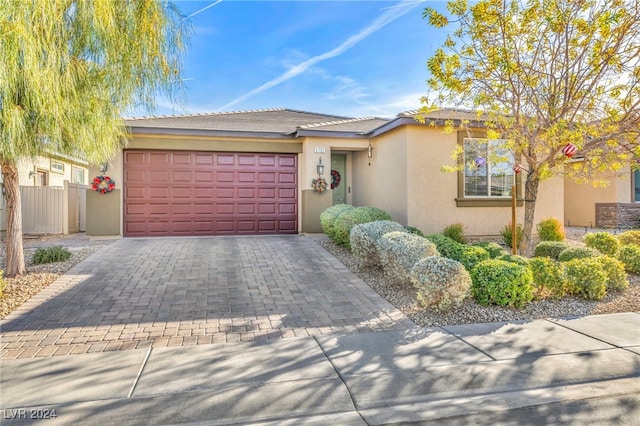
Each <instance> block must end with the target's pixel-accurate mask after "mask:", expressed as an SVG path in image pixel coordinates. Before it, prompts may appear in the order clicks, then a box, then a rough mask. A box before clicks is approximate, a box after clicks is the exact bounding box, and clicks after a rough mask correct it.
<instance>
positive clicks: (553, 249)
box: [533, 241, 569, 260]
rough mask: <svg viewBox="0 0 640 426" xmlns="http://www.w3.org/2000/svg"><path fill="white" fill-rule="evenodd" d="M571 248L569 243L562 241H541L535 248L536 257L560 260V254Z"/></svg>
mask: <svg viewBox="0 0 640 426" xmlns="http://www.w3.org/2000/svg"><path fill="white" fill-rule="evenodd" d="M568 248H569V244H567V243H565V242H562V241H541V242H539V243H538V245H537V246H536V248H535V249H534V250H533V255H534V257H550V258H551V259H555V260H558V256H560V253H562V252H563V251H564V250H566V249H568Z"/></svg>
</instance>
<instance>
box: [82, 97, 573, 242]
mask: <svg viewBox="0 0 640 426" xmlns="http://www.w3.org/2000/svg"><path fill="white" fill-rule="evenodd" d="M454 112H455V111H454ZM246 113H247V114H249V115H250V116H252V117H257V118H258V121H259V119H260V117H261V114H263V115H265V116H266V115H269V118H268V120H267V119H265V120H264V121H263V122H261V123H262V124H260V123H259V122H257V121H251V120H249V119H248V118H249V117H243V116H242V114H243V113H242V112H239V113H229V117H226V116H225V113H220V114H213V115H206V114H204V115H201V116H189V117H188V119H185V120H186V121H184V122H183V121H180V117H172V118H171V120H173V121H171V122H170V123H168V122H164V121H162V120H163V119H162V118H151V119H150V120H152V121H151V122H150V123H151V124H153V126H156V127H153V126H152V125H151V124H149V125H148V126H147V125H146V124H145V123H146V122H144V121H141V123H142V124H141V125H140V127H139V128H137V129H136V131H135V132H133V133H132V135H131V137H130V138H129V141H128V144H127V147H126V149H145V150H153V149H159V150H189V151H230V152H231V151H233V152H254V153H255V152H264V153H297V155H298V166H297V167H298V176H297V182H298V183H297V185H298V232H318V231H320V227H319V219H318V216H319V213H320V212H322V211H323V210H324V209H325V208H327V207H328V206H330V205H331V204H332V195H331V190H328V191H327V192H326V193H324V194H318V193H315V192H313V191H312V188H311V182H312V180H313V179H314V178H315V177H317V175H318V173H317V165H318V162H319V160H320V158H322V163H323V165H324V166H325V169H324V174H323V177H324V178H325V179H327V181H328V182H330V180H331V155H332V154H335V153H341V154H346V166H345V173H346V176H344V179H343V182H344V184H345V186H346V189H347V191H346V199H347V202H348V203H349V204H353V205H355V206H374V207H378V208H380V209H383V210H385V211H387V212H388V213H389V214H390V215H391V216H392V218H393V220H395V221H397V222H399V223H401V224H403V225H411V226H415V227H418V228H419V229H421V230H422V231H423V232H425V233H434V232H440V231H442V229H443V228H445V227H446V226H448V225H450V224H452V223H463V224H464V225H465V227H466V232H467V234H468V235H472V236H483V235H497V234H499V232H500V230H501V229H502V228H503V227H504V226H505V225H506V224H508V223H509V222H510V221H511V207H510V199H509V198H507V199H505V198H501V199H499V200H497V201H498V202H497V203H493V204H499V205H500V206H499V207H495V206H491V207H486V206H482V207H480V206H468V203H467V206H465V207H462V206H460V204H461V203H460V202H459V201H460V200H458V201H457V198H459V194H458V186H459V179H460V178H459V176H458V174H457V173H455V172H443V171H441V169H442V166H443V165H452V164H454V161H455V160H454V159H452V153H453V152H454V149H455V147H456V144H457V143H458V135H457V132H450V133H447V132H445V131H444V127H443V125H442V124H439V125H438V124H437V123H436V125H432V126H430V125H420V124H418V123H417V122H415V121H414V120H413V118H412V117H413V116H412V115H408V114H400V115H399V116H398V118H396V119H394V120H384V119H378V118H374V117H369V118H363V119H346V120H340V119H337V120H331V121H327V122H319V123H314V124H309V125H298V126H297V127H293V128H292V130H291V131H283V126H284V125H285V124H287V120H288V119H289V118H291V117H294V118H296V119H297V118H298V116H300V115H304V114H305V113H303V112H299V111H290V110H264V111H249V112H246ZM225 117H226V118H225ZM239 117H240V118H241V119H242V120H240V119H239ZM317 117H318V116H317V115H314V118H315V119H316V120H319V119H320V118H322V116H321V117H320V118H317ZM330 118H334V117H331V116H330ZM236 119H237V122H236V121H233V120H236ZM198 120H202V121H198ZM208 120H209V121H208ZM216 120H217V121H216ZM225 120H228V121H229V122H228V123H227V121H225ZM138 123H139V121H138V119H135V120H132V121H131V124H132V125H137V124H138ZM244 123H247V125H249V126H251V127H252V128H253V129H254V130H252V131H242V130H241V129H242V126H243V125H244ZM282 123H284V124H282ZM367 123H369V124H367ZM183 125H184V126H193V129H192V130H190V129H186V128H184V127H180V126H183ZM214 125H215V126H221V129H222V130H216V129H217V128H213V126H214ZM367 125H368V126H369V127H367ZM145 126H146V127H145ZM172 126H176V127H172ZM197 126H201V127H197ZM225 126H227V127H226V128H234V130H232V131H231V130H224V129H225ZM234 126H237V128H236V127H234ZM260 126H264V128H265V129H266V130H264V131H263V130H261V129H262V128H261V127H260ZM275 128H278V132H275V131H273V130H274V129H275ZM256 129H257V130H256ZM267 130H269V132H267ZM251 132H253V133H251ZM369 147H371V149H369ZM370 154H371V158H370V157H369V155H370ZM97 174H99V172H98V170H97V168H96V167H92V168H91V169H90V170H89V179H91V178H92V177H93V176H95V175H97ZM106 174H107V175H109V176H110V177H111V178H113V179H115V181H116V188H118V189H122V188H123V186H122V185H123V182H124V176H123V153H122V152H121V153H120V154H118V155H117V156H116V157H115V158H113V159H112V160H111V161H110V162H109V169H108V171H107V173H106ZM564 187H565V183H564V180H563V178H562V177H555V178H552V179H550V180H548V181H545V182H543V183H541V185H540V189H539V195H538V200H537V204H536V222H537V221H539V220H540V219H542V218H547V217H555V218H558V219H559V220H561V221H564V220H565V214H564V210H565V205H564V203H563V202H561V201H560V202H559V200H562V199H563V196H564ZM519 193H521V191H519ZM109 196H110V197H111V198H110V201H114V197H113V196H115V197H117V198H115V200H117V201H118V202H119V210H120V215H119V221H120V225H119V227H116V228H117V229H115V230H114V227H113V226H112V225H109V227H108V228H109V229H108V230H104V229H97V230H96V231H95V232H100V234H101V235H104V234H105V233H107V232H112V233H117V234H119V235H122V209H123V191H118V192H117V193H114V194H109ZM492 200H494V201H496V200H495V199H493V198H492ZM501 200H502V201H501ZM482 201H483V202H484V199H483V200H482ZM110 204H111V203H110ZM485 204H487V203H485ZM93 205H97V204H96V203H93ZM519 205H520V207H518V208H517V217H518V222H520V223H521V222H522V221H523V217H524V207H522V205H523V202H522V200H520V202H519ZM89 207H90V208H91V206H89ZM88 215H89V216H90V215H91V211H88ZM96 226H99V225H96ZM105 226H106V225H105Z"/></svg>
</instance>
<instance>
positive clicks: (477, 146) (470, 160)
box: [464, 139, 489, 197]
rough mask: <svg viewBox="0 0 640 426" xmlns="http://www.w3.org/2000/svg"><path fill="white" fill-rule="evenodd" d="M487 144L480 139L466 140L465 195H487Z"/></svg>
mask: <svg viewBox="0 0 640 426" xmlns="http://www.w3.org/2000/svg"><path fill="white" fill-rule="evenodd" d="M486 158H487V144H486V142H485V141H482V140H478V139H465V140H464V195H465V197H486V196H487V195H488V193H489V189H488V179H487V175H488V170H489V169H488V164H487V161H486Z"/></svg>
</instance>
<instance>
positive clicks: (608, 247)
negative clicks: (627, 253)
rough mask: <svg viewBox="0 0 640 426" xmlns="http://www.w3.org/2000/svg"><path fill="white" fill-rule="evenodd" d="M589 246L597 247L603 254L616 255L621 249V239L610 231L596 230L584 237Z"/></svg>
mask: <svg viewBox="0 0 640 426" xmlns="http://www.w3.org/2000/svg"><path fill="white" fill-rule="evenodd" d="M582 241H584V243H585V244H586V245H587V247H589V248H592V249H596V250H598V251H599V252H600V253H602V254H607V255H609V256H615V255H616V254H617V253H618V250H620V241H618V239H617V238H616V237H614V236H613V235H611V234H610V233H608V232H594V233H591V234H586V235H585V236H584V237H582Z"/></svg>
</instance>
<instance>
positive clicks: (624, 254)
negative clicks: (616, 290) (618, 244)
mask: <svg viewBox="0 0 640 426" xmlns="http://www.w3.org/2000/svg"><path fill="white" fill-rule="evenodd" d="M618 260H620V262H622V263H623V264H624V268H625V269H626V270H627V271H629V272H633V273H634V274H640V246H636V245H629V246H622V248H621V249H620V251H619V252H618Z"/></svg>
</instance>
